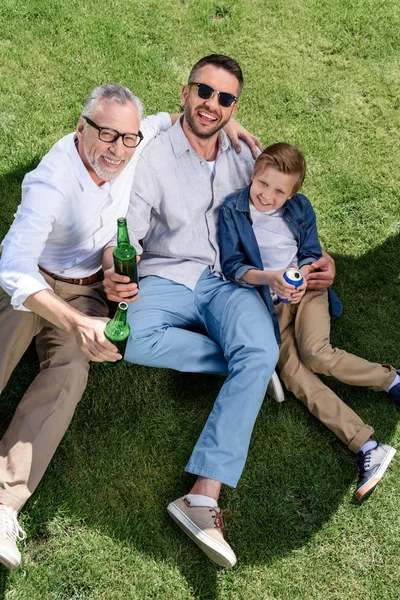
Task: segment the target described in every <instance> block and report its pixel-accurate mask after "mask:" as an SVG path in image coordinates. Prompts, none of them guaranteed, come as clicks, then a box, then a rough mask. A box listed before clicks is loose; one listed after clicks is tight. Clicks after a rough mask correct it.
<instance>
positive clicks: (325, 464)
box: [0, 0, 400, 600]
mask: <svg viewBox="0 0 400 600" xmlns="http://www.w3.org/2000/svg"><path fill="white" fill-rule="evenodd" d="M0 28H1V36H0V157H1V160H0V178H1V188H0V189H1V207H2V210H1V218H0V235H1V236H3V235H4V234H5V233H6V231H7V229H8V227H9V226H10V224H11V222H12V219H13V214H14V212H15V209H16V207H17V205H18V204H19V201H20V191H19V190H20V184H21V180H22V178H23V176H24V174H25V173H26V172H27V171H29V170H31V169H32V168H34V167H35V166H36V164H37V163H38V161H39V160H40V157H42V156H43V155H44V154H45V153H46V152H47V151H48V150H49V149H50V147H51V146H52V145H53V143H55V142H56V141H57V140H58V139H59V138H60V137H61V136H63V135H65V134H66V133H68V132H70V131H72V130H73V129H74V128H75V124H76V121H77V118H78V115H79V114H80V110H81V106H82V103H83V100H84V99H85V97H86V95H87V94H88V92H89V91H90V89H91V88H92V87H94V86H95V85H97V84H98V83H105V82H108V81H117V82H120V83H123V84H124V85H127V86H128V87H130V88H131V89H132V90H133V91H134V92H135V93H136V94H138V95H139V96H140V97H141V98H142V100H143V103H144V106H145V108H146V112H147V114H151V113H153V112H156V111H159V110H168V111H171V112H173V111H176V110H178V109H179V98H180V93H179V92H180V86H181V85H182V84H184V83H185V82H186V79H187V75H188V72H189V68H190V67H191V66H192V64H194V62H196V61H197V60H198V59H199V58H200V57H201V56H204V55H206V54H209V53H211V52H221V53H225V54H228V55H231V56H233V57H235V58H236V59H237V60H238V61H239V62H240V64H241V66H242V68H243V72H244V77H245V88H244V92H243V96H242V98H241V102H240V109H239V112H238V118H239V120H240V121H241V122H242V123H243V124H244V125H245V126H247V127H248V128H249V129H250V130H251V131H253V132H254V133H256V134H258V135H259V136H260V138H261V140H262V142H263V144H264V145H266V144H269V143H272V142H276V141H287V142H291V143H294V144H296V145H299V146H300V147H301V149H302V150H303V151H304V153H305V156H306V158H307V161H308V175H307V179H306V184H305V187H304V191H305V193H306V194H307V195H308V196H309V197H310V198H311V200H312V201H313V204H314V207H315V210H316V213H317V217H318V224H319V231H320V237H321V241H322V243H323V246H324V247H325V249H326V250H327V251H328V252H330V253H331V254H332V255H333V256H334V258H335V260H336V263H337V269H338V273H337V280H336V283H335V289H336V291H337V292H338V294H339V295H340V297H341V299H342V301H343V304H344V309H345V310H344V315H343V317H342V318H341V319H340V320H339V321H338V322H337V323H336V324H335V325H334V328H333V341H334V343H335V344H336V345H340V346H343V347H344V348H345V349H346V350H348V351H351V352H354V353H356V354H360V355H361V356H364V357H365V358H368V359H370V360H374V361H378V362H387V363H391V364H393V365H396V366H397V367H399V366H400V329H399V326H398V322H399V305H400V282H399V255H400V234H399V223H400V192H399V164H400V143H399V126H400V63H399V47H400V4H399V3H398V1H397V0H386V1H385V2H381V1H380V0H358V1H357V2H354V1H353V0H325V1H324V2H321V1H320V0H286V1H285V2H283V1H279V0H196V1H194V0H148V1H147V0H131V1H129V2H126V1H122V0H108V1H105V0H97V1H96V2H95V1H94V0H81V1H79V0H58V1H57V0H25V2H16V1H15V0H3V1H2V3H1V6H0ZM116 216H118V215H116ZM0 239H1V238H0ZM36 371H37V361H36V357H35V352H34V349H33V348H30V349H29V351H28V352H27V354H26V356H25V357H24V359H23V360H22V362H21V363H20V365H19V366H18V368H17V369H16V370H15V371H14V374H13V376H12V378H11V380H10V382H9V384H8V386H7V388H6V389H5V391H4V393H3V394H2V398H1V403H0V434H3V433H4V431H5V430H6V428H7V425H8V423H9V421H10V419H11V416H12V414H13V412H14V410H15V407H16V405H17V403H18V401H19V399H20V397H21V396H22V394H23V392H24V391H25V389H26V388H27V386H28V385H29V383H30V381H31V380H32V379H33V377H34V376H35V373H36ZM222 381H223V380H222V378H219V377H212V376H195V375H182V374H179V373H175V372H173V371H167V370H157V369H149V368H145V367H136V366H132V365H128V364H123V365H121V366H120V367H118V370H110V369H108V368H107V367H104V366H103V365H94V366H93V368H92V370H91V375H90V379H89V385H88V388H87V391H86V393H85V395H84V397H83V400H82V402H81V403H80V405H79V407H78V410H77V412H76V415H75V418H74V420H73V423H72V425H71V427H70V429H69V431H68V433H67V434H66V436H65V438H64V440H63V442H62V444H61V445H60V447H59V450H58V451H57V453H56V455H55V458H54V460H53V462H52V463H51V466H50V468H49V469H48V471H47V473H46V475H45V477H44V479H43V481H42V483H41V484H40V486H39V488H38V490H37V491H36V493H35V494H34V496H33V497H32V499H31V500H30V501H29V503H28V504H27V506H26V508H25V509H24V510H23V512H22V513H21V517H20V521H21V525H22V526H23V527H24V529H25V530H26V531H27V533H28V537H27V540H26V542H24V543H23V544H22V549H23V557H24V558H23V563H22V565H21V567H20V568H19V569H18V570H16V571H15V572H8V571H6V570H5V569H3V568H2V567H0V599H4V600H70V599H71V600H72V599H74V600H83V599H84V600H98V599H102V600H103V599H104V600H117V599H118V600H120V599H121V600H126V599H140V600H142V599H146V600H147V599H157V600H158V599H162V600H164V599H166V600H175V599H177V600H186V599H187V600H189V599H190V600H193V599H196V600H197V599H198V600H200V599H205V600H217V599H218V600H222V599H224V600H236V599H237V600H239V599H245V600H250V599H257V600H258V599H262V600H264V599H265V600H361V599H363V600H396V599H397V598H398V597H399V582H400V543H399V534H400V521H399V503H400V483H399V479H400V467H399V465H400V459H399V458H398V457H396V458H395V461H394V463H393V466H392V468H391V470H390V471H388V473H387V475H386V476H385V478H384V481H383V482H382V484H381V485H379V486H378V488H377V489H376V491H375V492H374V494H373V496H372V497H371V498H370V500H369V501H368V502H366V503H365V504H364V505H363V506H361V507H359V506H355V505H354V504H353V503H352V501H351V498H352V493H353V490H354V485H355V482H356V476H355V471H354V467H353V457H352V455H351V454H350V452H349V451H348V450H347V449H346V448H345V447H344V446H343V445H341V443H340V442H339V441H338V440H337V439H336V438H335V437H334V436H333V434H332V433H330V432H329V431H328V430H326V429H325V428H324V427H322V426H321V425H320V424H319V423H318V422H317V421H316V420H315V419H314V418H313V417H311V416H310V415H309V414H308V412H307V411H306V410H305V409H304V407H303V406H302V405H301V404H300V403H299V402H298V401H297V400H295V399H294V398H293V397H290V396H289V397H288V399H287V401H286V402H285V403H284V404H283V405H277V404H275V403H274V402H273V401H272V400H271V399H269V398H267V399H266V400H265V403H264V405H263V407H262V410H261V412H260V416H259V418H258V421H257V424H256V427H255V430H254V435H253V438H252V444H251V449H250V453H249V457H248V462H247V466H246V469H245V471H244V474H243V477H242V479H241V481H240V484H239V486H238V488H237V489H236V490H231V489H228V488H226V489H224V490H223V493H222V498H221V506H223V507H225V506H226V507H229V508H231V509H232V511H233V518H232V519H230V520H229V521H228V522H227V539H228V540H229V542H230V543H231V544H232V546H233V548H234V550H235V551H236V553H237V556H238V565H237V567H235V568H234V569H232V570H222V569H219V568H217V567H215V566H214V565H213V564H212V563H210V562H209V561H208V560H207V558H206V557H205V556H204V555H203V554H202V553H201V552H200V551H199V550H198V549H197V547H196V546H195V545H194V544H192V543H191V542H190V540H189V539H187V538H186V537H185V536H184V534H183V533H182V532H181V531H180V530H179V529H178V528H177V527H176V526H175V525H174V524H173V523H172V521H170V520H169V518H168V516H167V514H166V511H165V508H166V505H167V504H168V503H169V502H170V501H171V500H172V499H174V498H176V497H178V496H179V495H182V494H183V493H185V492H186V491H187V490H188V487H189V485H190V484H191V481H192V477H191V476H189V475H187V474H185V473H184V471H183V469H184V466H185V464H186V461H187V459H188V457H189V455H190V452H191V450H192V447H193V445H194V443H195V440H196V439H197V437H198V435H199V434H200V431H201V429H202V427H203V424H204V422H205V420H206V418H207V415H208V413H209V412H210V410H211V407H212V404H213V401H214V398H215V397H216V395H217V393H218V390H219V388H220V386H221V384H222ZM330 384H331V385H332V388H333V389H334V390H335V391H336V392H337V393H338V394H339V395H341V397H342V398H343V399H344V400H345V401H346V402H347V403H348V404H349V405H350V406H352V407H353V408H354V409H355V410H356V411H357V412H358V413H359V414H360V415H361V416H362V418H363V419H364V420H365V421H366V422H368V423H370V424H372V425H373V426H374V427H375V430H376V436H377V438H378V439H379V440H381V441H383V442H386V443H390V444H391V445H393V446H395V447H397V448H398V449H399V448H400V427H399V425H398V422H399V414H400V413H399V412H398V411H396V409H395V407H394V406H392V405H391V404H390V402H389V401H388V400H387V398H386V397H385V396H384V395H383V394H375V393H373V392H371V391H368V390H365V389H354V388H350V387H348V386H345V385H343V384H340V383H338V382H335V381H332V382H330ZM396 459H397V460H396Z"/></svg>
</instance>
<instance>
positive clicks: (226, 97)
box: [188, 81, 237, 108]
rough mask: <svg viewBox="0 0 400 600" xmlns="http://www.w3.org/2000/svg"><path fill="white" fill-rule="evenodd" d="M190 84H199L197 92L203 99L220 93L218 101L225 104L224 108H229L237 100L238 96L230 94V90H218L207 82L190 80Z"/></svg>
mask: <svg viewBox="0 0 400 600" xmlns="http://www.w3.org/2000/svg"><path fill="white" fill-rule="evenodd" d="M188 85H197V94H198V96H199V98H202V99H203V100H209V99H210V98H212V97H213V96H214V94H218V102H219V104H220V106H223V107H224V108H229V106H232V104H233V103H234V102H237V96H234V95H233V94H229V93H228V92H217V90H213V88H212V87H210V86H209V85H206V84H205V83H197V81H189V83H188Z"/></svg>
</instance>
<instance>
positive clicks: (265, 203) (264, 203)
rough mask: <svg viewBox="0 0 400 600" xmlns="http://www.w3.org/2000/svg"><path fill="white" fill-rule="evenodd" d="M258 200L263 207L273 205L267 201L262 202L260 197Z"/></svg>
mask: <svg viewBox="0 0 400 600" xmlns="http://www.w3.org/2000/svg"><path fill="white" fill-rule="evenodd" d="M258 200H259V201H260V202H261V204H262V205H263V206H270V205H271V203H270V202H265V200H261V198H260V196H258Z"/></svg>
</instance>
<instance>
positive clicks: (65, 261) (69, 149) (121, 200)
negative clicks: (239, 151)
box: [0, 84, 171, 568]
mask: <svg viewBox="0 0 400 600" xmlns="http://www.w3.org/2000/svg"><path fill="white" fill-rule="evenodd" d="M141 113H142V105H141V102H140V100H139V99H138V98H137V97H136V96H134V95H133V94H132V92H131V91H130V90H128V89H127V88H124V87H122V86H120V85H116V84H109V85H102V86H99V87H97V88H95V89H94V90H93V91H92V92H91V93H90V95H89V97H88V99H87V101H86V104H85V107H84V109H83V112H82V115H81V117H80V118H79V122H78V126H77V129H76V132H75V133H71V134H69V135H67V136H65V137H64V138H62V139H61V140H60V141H59V142H57V143H56V144H55V146H53V148H52V149H51V150H50V152H49V153H48V154H47V155H46V156H45V157H44V158H43V160H42V161H41V163H40V164H39V166H38V167H37V168H36V169H35V170H34V171H32V172H31V173H29V174H28V175H26V177H25V179H24V181H23V184H22V196H23V197H22V203H21V204H20V206H19V208H18V211H17V214H16V216H15V220H14V223H13V225H12V226H11V228H10V230H9V232H8V234H7V235H6V237H5V239H4V241H3V254H2V257H1V260H0V286H1V288H2V289H1V288H0V332H1V333H0V390H2V389H4V386H5V385H6V383H7V380H8V378H9V376H10V374H11V372H12V370H13V369H14V367H15V366H16V365H17V364H18V362H19V360H20V358H21V356H22V354H23V353H24V352H25V350H26V348H27V347H28V345H29V344H30V342H31V340H32V338H33V337H34V336H36V347H37V352H38V355H39V360H40V373H39V375H38V376H37V377H36V379H35V380H34V381H33V383H32V384H31V386H30V387H29V389H28V390H27V392H26V394H25V395H24V397H23V398H22V400H21V401H20V403H19V405H18V407H17V410H16V412H15V415H14V417H13V419H12V421H11V423H10V426H9V428H8V430H7V432H6V434H5V436H4V438H3V439H2V441H1V442H0V562H2V563H3V564H4V565H5V566H6V567H9V568H15V567H17V566H18V565H19V564H20V560H21V555H20V553H19V551H18V548H17V546H16V540H17V539H21V538H22V537H24V535H25V534H24V532H23V531H22V529H21V528H20V526H19V524H18V521H17V512H18V511H19V510H20V509H21V507H22V506H23V505H24V504H25V502H26V501H27V499H28V498H29V496H30V495H31V494H32V492H33V491H34V490H35V488H36V486H37V485H38V483H39V481H40V479H41V477H42V476H43V474H44V472H45V470H46V468H47V466H48V464H49V462H50V460H51V458H52V456H53V454H54V452H55V450H56V448H57V446H58V444H59V443H60V440H61V438H62V437H63V435H64V433H65V431H66V429H67V427H68V425H69V423H70V421H71V419H72V416H73V414H74V411H75V407H76V405H77V403H78V402H79V400H80V398H81V396H82V394H83V392H84V390H85V387H86V382H87V377H88V371H89V361H97V362H102V361H104V360H107V361H115V360H117V359H118V358H121V356H120V355H119V354H118V353H117V349H116V348H115V346H113V345H112V344H111V343H110V342H109V341H108V340H107V339H106V338H105V336H104V328H105V325H106V323H107V321H108V319H107V318H106V317H107V315H108V307H107V303H106V297H105V293H104V289H103V283H102V282H101V281H99V279H98V271H99V269H100V267H101V257H102V253H103V249H104V246H105V245H106V244H107V243H108V242H109V241H110V239H111V238H112V237H113V235H114V233H115V229H116V219H117V217H119V216H123V215H125V214H126V211H127V207H128V203H129V194H130V189H131V186H132V178H133V173H134V170H135V167H136V163H137V160H136V159H137V156H138V154H135V152H136V149H137V147H138V146H139V144H140V143H141V141H142V139H143V138H146V139H150V138H152V137H154V135H156V134H158V133H159V132H160V131H161V130H163V129H167V128H168V127H170V126H171V119H170V117H169V115H168V114H167V113H160V114H159V115H157V116H153V117H149V118H148V119H145V120H144V121H143V123H142V132H143V134H142V133H141V131H140V130H139V126H140V118H141ZM139 148H140V146H139Z"/></svg>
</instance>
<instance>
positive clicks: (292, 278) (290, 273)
mask: <svg viewBox="0 0 400 600" xmlns="http://www.w3.org/2000/svg"><path fill="white" fill-rule="evenodd" d="M283 279H284V280H285V281H287V282H288V283H291V284H292V285H294V286H295V287H299V285H301V284H302V283H303V274H302V272H301V271H300V269H295V268H294V267H290V269H286V271H285V272H284V274H283ZM278 300H280V301H281V302H283V303H284V304H290V300H286V298H279V296H278Z"/></svg>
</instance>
